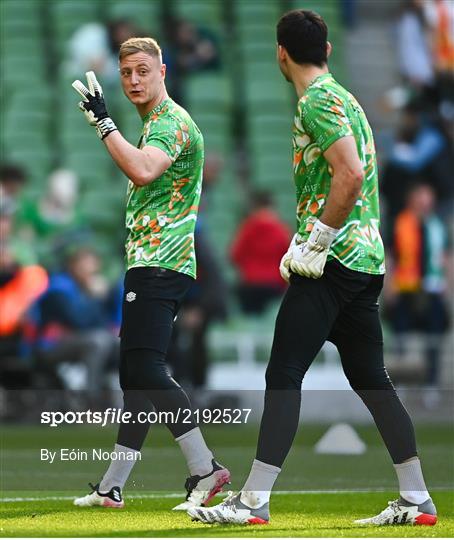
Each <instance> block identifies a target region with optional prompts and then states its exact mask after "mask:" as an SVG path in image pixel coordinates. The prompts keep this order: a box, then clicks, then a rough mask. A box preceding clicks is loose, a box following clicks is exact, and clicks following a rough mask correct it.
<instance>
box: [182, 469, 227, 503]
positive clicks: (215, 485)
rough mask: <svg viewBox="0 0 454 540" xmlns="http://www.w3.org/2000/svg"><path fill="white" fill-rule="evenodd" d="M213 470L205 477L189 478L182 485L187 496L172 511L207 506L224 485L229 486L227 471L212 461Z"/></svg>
mask: <svg viewBox="0 0 454 540" xmlns="http://www.w3.org/2000/svg"><path fill="white" fill-rule="evenodd" d="M211 463H212V465H213V470H212V471H211V472H210V473H209V474H206V475H205V476H199V475H198V474H197V475H195V476H190V477H189V478H187V479H186V483H185V485H184V487H185V489H186V491H187V492H188V494H187V495H186V500H185V501H184V502H182V503H181V504H178V505H177V506H175V507H174V508H173V509H172V510H177V511H183V510H188V509H189V508H193V507H195V506H202V505H205V504H208V503H209V502H210V501H211V499H212V498H213V497H214V496H215V495H216V493H219V492H220V491H222V488H223V486H224V485H225V484H230V472H229V470H228V469H226V468H225V467H223V466H222V465H220V464H219V463H216V461H215V460H214V459H213V460H212V462H211Z"/></svg>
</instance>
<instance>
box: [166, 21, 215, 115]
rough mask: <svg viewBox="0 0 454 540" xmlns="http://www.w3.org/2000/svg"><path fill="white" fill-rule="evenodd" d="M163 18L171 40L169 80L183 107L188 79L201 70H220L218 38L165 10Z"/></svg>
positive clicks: (176, 97)
mask: <svg viewBox="0 0 454 540" xmlns="http://www.w3.org/2000/svg"><path fill="white" fill-rule="evenodd" d="M164 20H165V21H166V22H165V28H166V37H167V41H168V43H169V45H168V47H167V57H166V58H165V59H164V61H165V63H166V64H167V79H168V81H169V84H170V90H171V93H172V96H173V98H174V99H175V101H177V103H179V104H181V105H183V106H184V105H185V97H184V83H185V79H186V78H187V77H188V76H190V75H192V74H195V73H199V72H201V71H213V70H218V69H220V67H221V61H220V53H219V45H218V40H217V37H216V35H215V34H214V33H213V32H211V31H210V30H209V29H208V28H204V27H199V26H195V25H194V24H193V23H192V22H190V21H187V20H185V19H176V18H175V17H173V15H172V14H171V13H166V12H165V16H164Z"/></svg>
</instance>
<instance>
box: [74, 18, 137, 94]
mask: <svg viewBox="0 0 454 540" xmlns="http://www.w3.org/2000/svg"><path fill="white" fill-rule="evenodd" d="M141 35H143V32H141V31H140V30H139V29H138V28H137V27H136V26H135V24H134V23H133V22H131V21H129V20H128V19H118V20H112V21H109V22H108V23H107V24H106V25H103V24H100V23H95V22H92V23H87V24H84V25H83V26H81V27H80V28H78V29H77V30H76V31H75V32H74V34H73V35H72V37H71V40H70V42H69V55H70V58H69V59H68V60H67V62H66V66H65V71H66V72H67V73H68V74H69V75H72V76H77V77H79V76H80V75H81V74H83V73H85V72H87V71H91V70H92V71H94V72H95V73H96V74H97V75H98V76H99V78H100V80H101V81H102V83H103V84H105V85H107V86H109V85H117V84H118V82H119V78H118V51H119V49H120V45H121V44H122V43H123V41H126V40H127V39H129V38H130V37H133V36H137V37H139V36H141Z"/></svg>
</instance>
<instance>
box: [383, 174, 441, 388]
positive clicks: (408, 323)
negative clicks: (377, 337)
mask: <svg viewBox="0 0 454 540" xmlns="http://www.w3.org/2000/svg"><path fill="white" fill-rule="evenodd" d="M434 209H435V193H434V190H433V189H432V188H431V187H430V186H428V185H426V184H420V185H418V186H414V187H413V188H412V189H411V190H410V192H409V194H408V200H407V205H406V207H405V208H404V210H402V211H401V212H400V213H399V215H398V216H397V219H396V224H395V229H394V258H395V262H394V272H393V275H392V290H393V294H394V295H395V296H394V298H393V300H392V302H391V309H390V315H391V323H392V326H393V328H394V331H395V332H396V334H397V336H398V344H399V349H400V351H401V352H403V350H404V345H405V342H406V333H408V332H417V331H419V332H423V333H424V334H425V336H426V344H427V345H426V351H425V358H426V383H427V384H428V385H431V386H435V385H437V384H438V382H439V378H438V376H439V363H440V352H441V346H442V336H443V334H444V333H445V332H446V330H447V328H448V313H447V308H446V305H445V301H444V293H445V286H446V283H445V273H446V263H447V258H446V250H447V231H446V228H445V226H444V224H443V222H442V221H441V220H440V219H439V218H438V217H437V216H436V214H435V212H434Z"/></svg>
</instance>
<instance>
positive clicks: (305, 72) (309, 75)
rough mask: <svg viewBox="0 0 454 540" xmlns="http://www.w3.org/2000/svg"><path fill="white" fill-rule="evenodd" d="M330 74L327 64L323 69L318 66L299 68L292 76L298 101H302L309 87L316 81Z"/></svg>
mask: <svg viewBox="0 0 454 540" xmlns="http://www.w3.org/2000/svg"><path fill="white" fill-rule="evenodd" d="M325 73H329V69H328V66H327V65H326V64H325V65H324V66H323V67H318V66H307V67H306V66H305V67H300V66H298V68H297V70H296V71H295V73H293V74H292V81H293V84H294V86H295V90H296V94H297V96H298V99H300V98H301V97H302V96H303V94H304V92H305V91H306V89H307V88H308V86H309V85H310V84H311V83H312V81H313V80H314V79H316V78H317V77H320V75H324V74H325Z"/></svg>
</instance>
